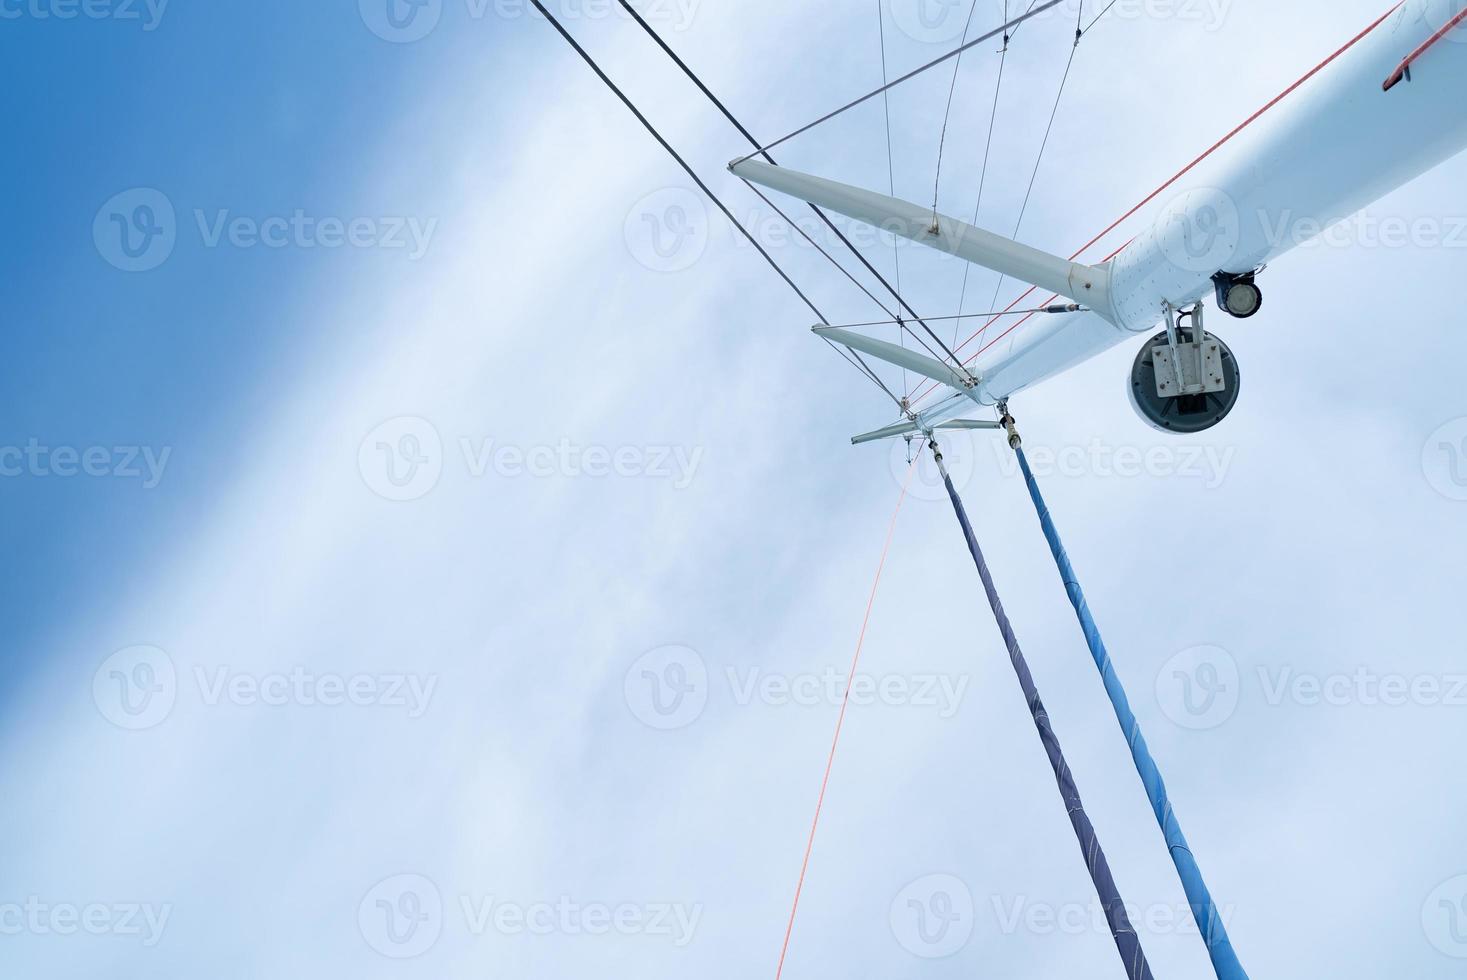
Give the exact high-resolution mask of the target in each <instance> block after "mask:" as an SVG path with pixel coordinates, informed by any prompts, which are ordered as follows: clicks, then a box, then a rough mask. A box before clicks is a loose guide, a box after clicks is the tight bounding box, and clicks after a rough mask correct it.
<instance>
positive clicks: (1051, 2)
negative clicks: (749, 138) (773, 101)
mask: <svg viewBox="0 0 1467 980" xmlns="http://www.w3.org/2000/svg"><path fill="white" fill-rule="evenodd" d="M1063 2H1064V0H1048V2H1047V3H1045V4H1043V5H1041V6H1039V7H1031V9H1029V10H1028V11H1027V12H1025V14H1024V15H1023V16H1022V17H1016V18H1014V19H1013V20H1011V21H1009V22H1008V23H1007V24H1004V25H1003V26H1002V27H998V28H995V29H994V30H991V31H989V32H988V33H987V34H984V35H983V36H982V37H979V38H974V39H973V40H971V41H969V42H968V43H967V44H964V45H962V46H961V47H959V48H958V49H957V50H955V51H949V52H948V53H947V54H945V55H943V56H942V57H941V58H938V59H936V60H934V61H929V62H928V63H927V64H925V65H923V66H922V67H921V68H918V69H916V70H914V71H909V72H907V73H906V74H905V75H903V76H902V77H901V78H898V79H897V80H896V81H894V82H890V83H888V84H886V85H883V86H882V87H881V88H879V89H877V90H876V91H874V92H868V93H867V94H865V95H863V96H861V97H860V98H859V99H856V100H855V101H853V102H848V103H846V104H845V105H843V106H841V107H840V108H839V109H836V110H835V111H834V112H828V113H826V114H825V115H823V116H821V117H820V118H819V119H817V120H815V121H814V122H812V123H810V124H809V125H807V126H801V127H800V128H799V129H797V130H795V131H794V132H793V133H790V134H789V135H788V136H783V137H781V138H779V139H777V140H775V141H774V142H773V143H766V144H765V145H763V146H761V147H759V148H758V149H756V150H755V151H754V152H753V153H750V154H749V155H748V156H745V157H740V158H739V159H738V160H735V161H734V163H736V164H738V163H743V162H744V161H745V160H752V159H753V158H754V157H755V156H757V155H759V153H761V152H763V151H764V150H772V149H774V148H775V147H776V146H780V145H781V144H784V143H788V142H789V141H790V140H792V139H794V138H795V137H796V136H802V135H804V134H805V133H808V132H809V131H810V130H812V129H814V128H815V127H816V126H819V125H822V124H824V123H827V122H829V121H830V120H832V119H834V118H835V117H836V116H839V115H840V114H841V113H843V112H849V111H850V110H851V109H854V108H855V107H856V106H858V105H861V104H863V103H866V102H869V101H871V100H872V99H874V98H876V97H877V96H878V95H881V94H883V93H885V92H887V91H889V90H891V89H894V88H896V87H897V86H898V85H901V84H902V83H903V82H909V81H911V80H912V79H914V78H916V77H917V76H918V75H921V74H922V73H923V72H926V71H930V70H931V69H933V68H936V67H937V66H938V65H940V64H943V63H944V62H947V61H951V60H952V59H953V58H956V57H958V56H959V55H960V54H962V53H963V52H964V51H967V50H968V49H970V48H974V47H977V46H978V45H980V44H982V43H983V42H984V41H991V40H993V39H994V38H996V37H998V36H999V35H1000V34H1004V33H1012V32H1013V30H1014V28H1016V27H1018V26H1019V25H1020V24H1022V23H1024V22H1025V21H1026V20H1030V19H1032V18H1034V17H1038V16H1039V15H1040V14H1042V13H1044V12H1045V11H1046V10H1048V9H1050V8H1051V7H1058V6H1059V5H1060V4H1061V3H1063Z"/></svg>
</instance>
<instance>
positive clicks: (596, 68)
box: [530, 0, 905, 410]
mask: <svg viewBox="0 0 1467 980" xmlns="http://www.w3.org/2000/svg"><path fill="white" fill-rule="evenodd" d="M530 2H531V3H533V4H534V5H535V9H537V10H539V11H540V13H541V15H542V16H544V17H545V19H546V20H547V21H548V22H549V23H550V25H551V26H552V27H554V28H555V30H556V32H557V33H558V34H559V35H560V36H561V37H562V38H564V39H565V42H566V43H567V44H569V45H570V46H571V47H572V48H573V49H574V50H575V52H576V54H578V55H580V56H581V60H582V61H584V62H585V63H586V65H587V66H588V67H589V68H590V69H591V70H592V71H593V72H595V73H596V77H597V78H599V79H601V81H602V82H603V83H604V84H605V85H606V87H607V88H608V89H610V90H611V92H612V94H614V95H615V96H616V97H617V98H618V99H620V100H621V103H622V104H623V105H624V106H626V107H627V109H628V110H629V111H630V112H631V113H632V115H633V116H636V118H637V121H638V122H640V123H641V124H642V127H643V128H644V129H646V130H647V132H648V133H650V134H651V135H652V138H653V139H655V140H656V141H657V142H658V144H660V145H661V146H662V148H663V149H664V150H666V151H667V153H668V155H669V156H671V157H672V158H673V160H675V161H677V164H678V166H680V167H682V169H683V172H684V173H686V174H687V175H688V176H689V177H690V178H692V180H693V182H694V183H695V184H697V185H698V189H699V190H701V191H702V192H703V193H704V194H706V195H707V196H708V198H709V200H711V201H712V202H713V203H714V204H715V205H717V206H718V209H719V210H720V211H722V212H723V215H724V217H726V218H727V219H728V220H729V221H730V222H731V223H732V224H733V226H734V227H735V228H737V229H738V230H739V232H740V233H741V234H743V236H744V237H745V238H746V239H748V240H749V244H751V245H753V246H754V248H755V250H756V251H758V253H759V254H760V255H761V256H763V257H764V261H765V262H767V263H769V266H770V268H772V269H773V270H774V271H775V272H777V273H778V274H779V277H780V278H781V279H783V280H784V281H785V283H786V284H788V285H789V287H790V289H792V290H793V291H794V292H795V295H797V296H799V297H800V300H801V301H802V302H804V304H805V305H806V306H808V307H809V308H810V311H811V312H812V313H814V314H815V316H816V317H817V318H818V319H819V320H820V322H821V323H829V322H830V321H829V320H827V319H826V318H825V314H824V313H822V312H820V308H819V307H818V306H816V305H815V304H814V302H812V301H811V299H810V297H809V296H807V295H805V291H804V290H802V289H801V288H800V287H799V286H798V285H796V283H795V281H794V280H793V279H791V278H790V276H789V273H787V272H785V271H784V269H783V268H781V267H780V265H779V263H778V262H776V261H775V260H774V256H772V255H770V254H769V250H768V249H766V248H765V247H764V246H763V244H761V243H760V241H759V240H758V239H757V238H755V237H754V235H753V234H752V233H751V232H750V231H749V229H747V228H745V227H744V225H743V224H742V223H741V222H740V221H739V219H738V218H736V217H734V213H733V212H732V211H731V210H729V208H728V205H726V204H724V203H723V201H722V199H721V198H719V196H718V195H717V194H715V193H713V190H712V188H710V187H709V186H708V185H707V184H706V183H705V182H704V181H703V178H702V177H699V176H698V172H697V171H696V170H694V169H693V168H692V167H691V166H690V165H689V164H688V162H687V160H685V159H683V156H682V154H680V153H678V151H677V149H676V148H675V147H673V145H672V144H671V143H669V142H668V141H667V140H666V138H664V137H663V135H662V133H661V132H659V131H658V129H657V127H656V126H654V125H652V122H651V120H649V119H648V118H647V117H646V116H645V115H643V114H642V110H641V109H639V108H637V104H636V103H635V102H633V101H632V100H631V98H629V97H628V96H627V94H626V93H625V92H623V91H622V90H621V88H620V87H619V86H618V85H617V84H616V82H614V81H612V80H611V76H609V75H607V74H606V72H605V71H603V70H602V68H601V66H600V65H599V64H597V63H596V59H595V58H593V57H591V54H590V52H588V51H587V50H586V49H585V48H583V47H581V45H580V43H579V42H578V41H576V39H575V38H574V37H572V36H571V34H570V32H569V31H567V30H566V29H565V27H564V25H562V24H561V23H560V21H559V20H557V19H556V18H555V15H553V14H552V13H550V11H548V10H546V9H545V5H544V4H543V3H541V2H540V0H530ZM830 346H831V347H832V348H834V349H835V350H836V351H837V353H840V354H841V356H843V357H846V359H847V360H848V361H851V362H852V363H853V364H857V365H859V367H858V368H857V369H858V370H860V371H861V372H862V373H863V374H865V375H866V376H867V377H868V378H870V379H871V380H872V381H874V382H875V383H876V384H877V386H878V387H880V388H881V390H882V391H884V392H886V394H887V395H888V397H890V398H891V400H892V401H894V402H896V404H897V407H898V408H901V409H903V410H905V405H904V403H903V402H902V400H901V399H899V398H897V397H896V395H894V394H892V392H891V389H890V388H888V387H887V386H886V385H885V383H883V382H882V380H881V378H879V377H878V376H877V374H876V372H875V371H873V370H871V366H870V365H869V364H867V363H866V362H865V360H864V359H863V358H862V357H861V355H860V354H858V353H856V352H855V351H850V350H848V351H841V350H840V348H838V347H836V345H835V344H833V343H832V344H831V345H830Z"/></svg>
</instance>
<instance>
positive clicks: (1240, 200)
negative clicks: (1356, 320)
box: [749, 0, 1467, 403]
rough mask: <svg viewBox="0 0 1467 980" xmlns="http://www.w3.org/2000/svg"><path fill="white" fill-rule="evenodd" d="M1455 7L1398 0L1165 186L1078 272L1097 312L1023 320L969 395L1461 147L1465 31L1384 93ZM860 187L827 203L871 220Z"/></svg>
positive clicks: (1007, 384) (1292, 236)
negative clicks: (1129, 236) (1085, 275)
mask: <svg viewBox="0 0 1467 980" xmlns="http://www.w3.org/2000/svg"><path fill="white" fill-rule="evenodd" d="M1462 2H1463V0H1405V2H1404V3H1402V4H1401V5H1400V6H1399V7H1397V8H1396V9H1395V10H1394V11H1393V12H1392V13H1390V14H1389V15H1387V16H1386V17H1385V18H1384V19H1383V20H1382V21H1381V22H1380V23H1379V24H1378V25H1377V26H1376V27H1375V28H1374V29H1372V30H1371V31H1369V33H1368V34H1366V35H1365V36H1364V37H1363V38H1362V39H1361V40H1360V41H1359V42H1358V43H1356V44H1355V45H1354V46H1353V47H1351V48H1350V49H1349V50H1347V51H1346V52H1345V53H1344V54H1342V55H1340V56H1339V57H1338V58H1337V59H1336V60H1334V61H1333V62H1332V63H1330V64H1329V65H1327V66H1326V67H1324V68H1323V69H1322V70H1320V71H1319V72H1318V73H1317V74H1315V75H1314V76H1313V77H1311V78H1309V79H1308V80H1307V81H1305V82H1304V83H1303V84H1302V85H1300V86H1299V87H1298V88H1297V89H1295V90H1294V91H1292V92H1290V93H1289V94H1288V95H1286V96H1285V97H1284V98H1283V99H1282V100H1281V101H1280V102H1279V103H1278V104H1276V105H1275V106H1273V107H1272V108H1271V109H1270V110H1269V111H1268V112H1266V113H1265V114H1264V115H1263V116H1262V117H1260V118H1259V119H1257V120H1255V121H1254V122H1253V123H1251V124H1250V125H1248V126H1247V127H1246V128H1244V129H1243V130H1242V131H1241V132H1240V133H1239V134H1238V135H1236V136H1235V137H1233V138H1232V139H1231V140H1230V141H1228V142H1227V143H1226V145H1224V146H1223V147H1222V148H1221V149H1220V150H1218V151H1217V152H1215V153H1214V154H1212V155H1211V156H1210V157H1208V158H1207V159H1206V160H1205V161H1204V162H1203V163H1201V164H1200V165H1199V166H1197V167H1196V169H1194V170H1192V171H1191V172H1190V173H1188V174H1187V175H1186V176H1185V177H1184V178H1183V179H1182V180H1180V181H1178V183H1177V184H1176V185H1174V186H1173V187H1171V188H1169V189H1168V191H1167V192H1166V193H1165V194H1164V195H1163V196H1162V197H1161V198H1160V200H1159V201H1158V202H1157V204H1156V206H1155V207H1156V209H1157V210H1156V212H1155V213H1156V215H1157V216H1156V218H1155V220H1154V221H1153V222H1152V224H1151V226H1150V227H1149V228H1148V229H1147V230H1145V231H1143V232H1142V233H1141V234H1140V235H1138V236H1137V237H1136V239H1135V240H1134V241H1132V242H1131V243H1130V244H1129V245H1127V246H1126V247H1125V248H1124V249H1122V250H1121V252H1120V253H1119V254H1117V255H1116V257H1115V258H1114V259H1113V260H1112V261H1111V262H1110V263H1108V264H1107V265H1105V266H1100V267H1092V266H1077V267H1076V268H1079V269H1084V270H1095V269H1098V270H1099V271H1100V277H1099V279H1097V285H1098V284H1099V283H1100V282H1101V281H1105V285H1106V286H1107V287H1108V288H1107V289H1104V290H1101V291H1097V290H1092V296H1093V298H1092V299H1089V300H1085V299H1082V300H1081V301H1082V302H1085V304H1086V305H1087V306H1089V307H1091V308H1092V309H1094V310H1095V312H1093V313H1075V314H1067V315H1052V314H1051V315H1040V316H1036V317H1034V318H1032V319H1030V320H1029V321H1028V322H1026V323H1024V324H1023V325H1022V326H1021V327H1019V328H1018V329H1016V330H1014V331H1013V332H1012V333H1011V334H1009V335H1008V336H1006V337H1003V339H1002V340H1000V341H999V342H997V343H995V344H993V346H992V347H991V348H990V349H989V350H987V351H986V352H984V353H983V354H982V356H981V357H979V359H978V360H977V362H976V363H975V364H974V369H975V371H976V373H977V374H978V375H979V377H980V384H979V387H978V388H977V389H976V390H975V391H974V392H972V393H971V394H972V395H973V396H976V398H977V399H979V400H981V401H983V402H984V403H993V402H997V401H999V400H1001V399H1004V398H1007V397H1008V396H1010V395H1012V394H1014V393H1015V392H1018V391H1020V390H1022V389H1024V388H1027V387H1030V386H1032V385H1034V384H1037V383H1038V382H1040V381H1043V380H1045V379H1047V378H1050V377H1053V376H1054V375H1056V374H1058V373H1060V372H1061V371H1064V370H1066V369H1068V368H1070V367H1073V366H1074V365H1076V364H1078V363H1081V362H1082V361H1085V360H1087V359H1089V358H1090V357H1092V356H1094V355H1096V354H1099V353H1100V352H1102V351H1104V350H1106V349H1108V348H1110V347H1112V346H1114V345H1116V344H1118V343H1120V342H1122V341H1124V340H1127V339H1128V338H1131V337H1134V336H1136V335H1137V334H1140V333H1144V332H1149V331H1151V330H1154V329H1155V328H1156V326H1157V324H1158V323H1160V322H1161V319H1162V315H1163V314H1162V310H1163V304H1165V303H1170V304H1171V305H1172V306H1173V307H1181V306H1186V305H1189V304H1191V303H1193V302H1195V301H1197V300H1200V299H1203V298H1205V297H1208V296H1210V295H1211V294H1212V291H1213V284H1212V277H1213V276H1214V275H1215V274H1217V273H1218V272H1229V273H1237V274H1242V273H1248V272H1252V271H1253V270H1255V269H1257V268H1258V267H1260V266H1262V265H1264V264H1266V263H1268V262H1270V261H1272V260H1274V259H1276V258H1278V257H1279V256H1280V255H1283V254H1284V253H1285V252H1288V251H1290V250H1291V249H1293V248H1294V247H1296V246H1298V245H1301V244H1304V242H1305V241H1307V240H1308V237H1309V236H1311V235H1317V234H1319V233H1320V232H1321V231H1322V230H1324V229H1327V228H1329V227H1330V226H1332V225H1334V224H1336V223H1338V222H1339V221H1341V220H1343V219H1345V218H1347V217H1349V216H1350V215H1352V214H1354V213H1355V212H1357V211H1359V210H1360V209H1362V208H1364V207H1366V206H1368V205H1369V204H1371V203H1372V202H1374V201H1376V200H1378V199H1379V198H1381V197H1383V196H1384V195H1386V194H1388V193H1390V192H1391V191H1393V190H1395V189H1396V188H1398V187H1400V186H1402V185H1404V184H1406V183H1409V182H1410V181H1411V180H1413V179H1415V178H1416V177H1418V176H1420V175H1421V174H1424V173H1426V172H1427V171H1428V170H1430V169H1432V168H1433V167H1435V166H1437V165H1438V164H1440V163H1442V162H1444V161H1445V160H1447V159H1449V158H1450V157H1452V156H1454V155H1455V154H1457V153H1458V152H1460V151H1461V150H1462V149H1463V148H1464V147H1467V25H1463V26H1462V27H1459V28H1458V29H1456V30H1455V31H1453V32H1452V33H1450V34H1448V35H1447V36H1446V37H1445V38H1444V39H1442V40H1441V41H1440V42H1439V43H1437V44H1435V45H1434V46H1432V47H1431V48H1430V49H1429V50H1428V51H1427V52H1426V53H1425V54H1424V55H1423V56H1422V57H1421V58H1420V60H1418V61H1417V62H1416V63H1415V65H1414V66H1413V69H1412V76H1413V80H1412V81H1410V82H1402V83H1401V84H1400V85H1398V86H1396V87H1395V88H1394V89H1392V90H1391V91H1389V92H1386V91H1383V90H1382V85H1383V83H1384V82H1385V80H1386V78H1387V77H1389V76H1390V75H1391V74H1392V72H1394V71H1395V69H1396V67H1397V66H1398V65H1399V64H1400V63H1401V61H1402V60H1403V59H1404V58H1406V57H1407V56H1408V55H1410V54H1411V53H1412V52H1413V51H1415V50H1416V49H1417V48H1418V47H1420V46H1421V45H1423V44H1425V43H1426V42H1428V41H1429V40H1430V39H1431V38H1432V37H1433V36H1434V35H1436V34H1437V33H1438V32H1439V31H1441V29H1442V28H1443V27H1445V26H1446V25H1447V24H1448V23H1450V22H1451V20H1452V18H1453V17H1454V16H1455V15H1456V14H1457V13H1459V12H1460V11H1461V9H1462ZM1360 26H1361V27H1362V28H1363V27H1365V26H1366V25H1363V24H1362V25H1360ZM1327 53H1328V52H1323V51H1321V52H1318V53H1317V55H1316V54H1314V53H1312V52H1311V57H1323V56H1324V55H1325V54H1327ZM1311 63H1312V61H1311ZM1301 67H1304V66H1301ZM760 168H762V169H759V168H756V169H758V172H757V173H752V174H751V175H750V177H749V179H751V180H755V181H756V182H759V183H769V184H770V186H775V184H774V182H773V181H771V180H769V179H768V178H769V177H770V175H769V173H768V172H767V171H771V170H776V171H777V170H778V168H763V165H760ZM761 178H762V179H761ZM816 180H817V182H818V179H816ZM780 183H785V184H786V185H787V186H788V189H789V190H790V191H791V192H797V191H796V188H797V187H798V190H799V191H806V190H810V189H811V188H810V186H809V185H808V184H807V183H804V182H796V184H795V185H789V184H788V181H780ZM861 194H862V195H864V196H863V197H861V199H860V201H859V202H858V206H857V207H850V208H843V207H842V206H841V205H842V204H850V203H852V202H850V201H842V200H838V199H837V200H833V201H831V202H830V206H831V208H832V209H833V210H837V211H841V212H842V213H845V214H849V215H851V216H852V217H856V218H858V219H860V220H863V221H869V222H871V223H875V224H880V223H881V221H880V220H879V219H880V217H881V213H882V209H883V208H884V207H886V208H892V207H894V205H893V202H891V200H890V199H884V198H881V197H880V196H879V195H871V194H869V192H861ZM805 197H806V199H807V200H809V199H810V196H808V195H805ZM837 197H838V195H837ZM895 203H900V202H895ZM903 207H904V208H913V207H914V206H913V205H903ZM885 213H888V214H890V213H893V211H892V210H888V211H887V212H885ZM925 213H926V214H927V215H928V216H929V217H930V211H928V212H925ZM974 231H975V232H976V230H974ZM913 237H918V236H915V235H914V236H913ZM995 237H996V236H991V235H987V233H982V232H977V233H976V234H970V233H967V232H966V231H960V233H958V234H957V235H956V236H955V239H954V240H956V241H958V242H962V241H964V240H965V239H966V240H967V241H969V242H979V243H981V246H982V247H981V248H980V249H979V250H978V254H972V255H962V257H964V258H967V259H969V260H970V261H974V262H977V263H978V264H981V265H984V266H986V267H988V268H999V264H998V263H996V262H994V261H992V260H993V259H995V258H998V259H1004V258H1005V257H1006V256H1007V257H1009V258H1012V254H1011V252H1010V251H1009V250H1006V249H1002V248H999V247H997V246H996V245H995V244H994V241H993V239H995ZM918 240H921V238H920V237H918ZM999 241H1001V240H999ZM928 244H931V242H928ZM1015 247H1016V248H1018V249H1024V248H1025V247H1024V246H1017V245H1016V243H1015ZM947 250H948V251H953V252H954V253H955V254H962V251H961V250H959V249H955V248H950V249H947ZM1027 251H1029V252H1032V251H1033V250H1027ZM1025 254H1027V253H1025ZM1060 262H1063V260H1060V259H1053V258H1051V259H1049V260H1048V264H1047V265H1045V264H1043V263H1039V262H1038V260H1035V265H1036V267H1040V266H1043V268H1044V269H1045V271H1046V275H1044V276H1042V277H1038V276H1029V277H1024V276H1019V278H1022V279H1024V281H1026V282H1030V283H1035V284H1037V285H1040V286H1041V287H1043V288H1046V289H1048V290H1049V291H1051V292H1055V293H1058V294H1059V295H1062V296H1067V297H1069V298H1076V297H1074V296H1073V289H1071V290H1068V291H1067V290H1063V289H1055V288H1053V285H1052V284H1053V282H1054V277H1055V273H1056V272H1057V271H1058V270H1059V269H1060V266H1058V265H1056V264H1055V263H1060ZM1000 271H1009V270H1005V269H1001V268H1000ZM1041 279H1043V280H1045V281H1041ZM1106 280H1108V281H1106ZM1096 292H1099V293H1100V295H1095V293H1096ZM1035 299H1036V300H1038V301H1044V300H1045V299H1046V297H1045V296H1044V295H1037V296H1036V297H1035ZM1096 300H1099V301H1098V302H1097V301H1096ZM1036 305H1037V304H1036ZM1011 325H1012V321H997V322H995V323H993V324H992V325H991V326H990V327H989V331H988V332H989V334H990V335H991V336H994V337H1000V336H1002V335H1003V333H1004V331H1005V330H1007V329H1008V328H1009V326H1011Z"/></svg>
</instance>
